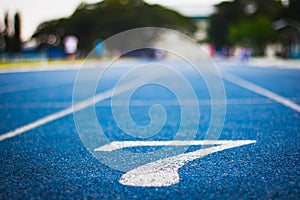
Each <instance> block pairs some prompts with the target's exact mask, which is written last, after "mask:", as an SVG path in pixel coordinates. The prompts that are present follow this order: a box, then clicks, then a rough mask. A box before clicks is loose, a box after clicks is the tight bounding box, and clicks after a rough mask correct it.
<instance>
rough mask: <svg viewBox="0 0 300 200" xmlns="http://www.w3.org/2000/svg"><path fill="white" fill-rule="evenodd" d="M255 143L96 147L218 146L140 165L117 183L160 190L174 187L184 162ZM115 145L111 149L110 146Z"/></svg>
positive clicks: (129, 143)
mask: <svg viewBox="0 0 300 200" xmlns="http://www.w3.org/2000/svg"><path fill="white" fill-rule="evenodd" d="M254 143H256V141H255V140H194V141H184V140H183V141H123V142H112V143H110V144H108V145H105V146H103V147H100V148H97V149H98V150H102V151H113V150H116V148H125V147H134V146H161V145H175V146H178V145H181V146H185V145H218V146H213V147H209V148H203V149H200V150H196V151H193V152H188V153H184V154H179V155H177V156H172V157H168V158H165V159H160V160H157V161H155V162H151V163H148V164H145V165H142V166H140V167H138V168H135V169H133V170H130V171H128V172H127V173H125V174H124V175H123V176H122V177H121V179H120V180H119V182H120V183H121V184H123V185H127V186H136V187H163V186H170V185H174V184H176V183H178V182H179V180H180V178H179V174H178V170H179V169H180V168H181V167H182V166H184V165H185V164H186V163H188V162H191V161H193V160H195V159H198V158H201V157H204V156H207V155H209V154H212V153H215V152H219V151H223V150H226V149H230V148H234V147H239V146H243V145H249V144H254ZM111 145H115V146H113V147H112V146H111Z"/></svg>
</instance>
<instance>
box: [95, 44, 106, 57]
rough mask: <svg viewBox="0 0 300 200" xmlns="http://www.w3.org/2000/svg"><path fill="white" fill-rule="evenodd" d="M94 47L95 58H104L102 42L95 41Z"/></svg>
mask: <svg viewBox="0 0 300 200" xmlns="http://www.w3.org/2000/svg"><path fill="white" fill-rule="evenodd" d="M94 45H95V47H94V51H95V56H96V57H97V58H102V57H103V56H104V49H105V48H104V42H103V40H101V39H98V40H96V41H95V44H94Z"/></svg>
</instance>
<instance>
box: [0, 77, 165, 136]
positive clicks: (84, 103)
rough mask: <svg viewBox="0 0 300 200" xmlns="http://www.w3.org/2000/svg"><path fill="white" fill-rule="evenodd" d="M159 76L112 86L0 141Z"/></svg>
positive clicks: (8, 133)
mask: <svg viewBox="0 0 300 200" xmlns="http://www.w3.org/2000/svg"><path fill="white" fill-rule="evenodd" d="M157 76H160V75H157V74H155V73H153V74H150V75H149V74H148V75H147V77H143V78H137V79H136V80H135V81H131V82H129V83H126V84H124V85H121V86H118V87H116V88H112V89H110V90H107V91H105V92H103V93H100V94H97V95H95V96H94V97H90V98H88V99H86V100H83V101H81V102H79V103H77V104H74V105H73V106H70V107H68V108H66V109H64V110H61V111H59V112H56V113H53V114H51V115H48V116H46V117H43V118H41V119H38V120H36V121H34V122H32V123H30V124H27V125H24V126H22V127H19V128H17V129H15V130H13V131H10V132H7V133H4V134H2V135H0V141H3V140H6V139H8V138H11V137H15V136H17V135H20V134H22V133H24V132H26V131H29V130H32V129H34V128H37V127H39V126H42V125H44V124H47V123H49V122H52V121H54V120H57V119H59V118H62V117H65V116H67V115H69V114H71V113H74V112H77V111H79V110H82V109H84V108H87V107H89V106H91V105H94V104H96V103H97V102H99V101H102V100H104V99H107V98H110V97H112V96H114V95H118V94H121V93H123V92H126V91H128V90H130V89H133V88H135V87H136V86H137V85H140V84H142V83H145V82H147V80H151V79H153V78H154V77H157Z"/></svg>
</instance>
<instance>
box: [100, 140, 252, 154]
mask: <svg viewBox="0 0 300 200" xmlns="http://www.w3.org/2000/svg"><path fill="white" fill-rule="evenodd" d="M232 142H253V140H241V141H239V140H168V141H167V140H166V141H164V140H162V141H113V142H111V143H108V144H106V145H104V146H101V147H98V148H96V149H95V150H94V151H115V150H118V149H123V148H129V147H147V146H148V147H149V146H151V147H153V146H193V145H224V144H230V143H232Z"/></svg>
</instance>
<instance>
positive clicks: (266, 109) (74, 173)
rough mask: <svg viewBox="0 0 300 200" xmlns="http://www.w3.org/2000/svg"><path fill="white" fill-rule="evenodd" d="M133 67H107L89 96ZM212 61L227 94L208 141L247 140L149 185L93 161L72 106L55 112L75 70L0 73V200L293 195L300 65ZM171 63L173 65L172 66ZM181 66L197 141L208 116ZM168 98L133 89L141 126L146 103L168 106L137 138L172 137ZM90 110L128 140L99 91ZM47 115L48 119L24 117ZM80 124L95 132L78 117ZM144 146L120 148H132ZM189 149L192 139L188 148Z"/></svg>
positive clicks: (174, 123)
mask: <svg viewBox="0 0 300 200" xmlns="http://www.w3.org/2000/svg"><path fill="white" fill-rule="evenodd" d="M147 62H152V61H147ZM136 64H138V62H137V63H135V62H129V63H125V64H124V63H122V65H120V66H117V67H116V68H114V69H112V70H111V71H110V72H109V73H108V74H107V75H106V76H105V77H104V78H103V80H102V82H101V84H100V86H99V87H98V88H97V92H96V93H98V94H102V93H105V91H108V90H110V89H111V88H112V87H113V86H114V84H115V83H116V81H117V80H118V79H119V78H120V76H121V75H122V74H124V73H125V72H127V71H128V70H129V69H130V68H131V67H132V66H133V65H136ZM216 64H217V65H218V69H219V70H220V73H221V74H222V76H223V81H224V86H225V91H226V100H227V104H226V117H225V122H224V127H223V129H222V133H221V135H220V137H219V138H218V139H219V140H225V141H228V140H233V141H234V140H240V141H242V140H243V141H244V140H249V141H255V143H251V144H248V145H243V146H239V147H236V148H230V149H226V150H223V151H219V152H215V153H210V154H208V155H206V156H204V157H201V158H198V159H193V160H191V161H189V162H187V163H185V164H184V165H183V166H182V167H181V168H180V169H179V170H178V174H179V181H178V182H177V183H174V184H170V185H169V186H152V187H147V186H133V185H131V186H130V185H126V184H122V181H120V179H121V177H122V176H123V175H124V173H125V172H122V171H118V170H115V169H113V168H111V167H109V166H107V165H105V164H103V163H102V162H100V161H99V160H97V159H96V158H95V157H93V156H92V155H91V153H90V152H89V151H88V150H87V148H86V147H85V146H84V145H83V143H82V141H81V139H80V137H79V134H78V130H77V129H76V126H75V123H74V118H73V112H72V110H71V111H70V113H68V112H66V113H63V114H62V115H60V116H57V115H55V113H60V112H61V111H66V110H67V109H68V108H70V106H72V92H73V88H74V81H75V80H76V74H77V72H78V70H73V69H70V70H68V69H64V70H52V71H49V70H46V71H28V72H12V73H8V72H7V73H1V74H0V119H1V120H0V130H1V132H0V134H1V135H0V137H1V141H0V153H1V157H0V163H1V170H0V199H299V198H300V143H299V142H300V109H299V107H300V106H299V105H300V87H299V86H300V71H299V70H296V69H284V66H282V68H280V69H279V68H275V67H272V66H268V67H265V68H263V67H260V68H257V67H254V66H249V65H244V64H241V63H233V62H225V61H216ZM95 65H97V64H95ZM171 65H173V66H174V67H177V68H178V69H180V63H176V62H172V64H171ZM89 70H90V71H92V70H94V69H93V68H91V69H89ZM182 73H186V76H187V77H188V80H189V81H190V84H191V86H192V87H193V89H194V91H195V93H196V95H197V98H198V99H199V108H200V124H199V126H198V132H197V134H196V136H195V138H194V139H195V140H200V141H201V140H203V139H204V133H205V132H206V131H207V128H208V125H209V121H210V117H211V101H210V96H209V92H208V91H207V88H206V85H205V83H204V82H203V80H202V81H201V80H199V77H198V78H197V77H194V76H193V74H190V73H188V72H187V71H186V70H182ZM87 81H88V80H87ZM174 99H175V96H174V94H173V93H172V92H170V91H169V90H166V89H165V88H162V87H159V86H157V85H152V86H151V85H150V86H148V87H144V88H142V89H140V90H137V91H136V92H135V93H134V94H133V96H132V98H131V101H132V102H133V103H132V104H131V107H130V114H131V117H132V119H133V120H134V121H135V122H136V123H137V124H139V125H141V126H142V125H146V124H147V123H149V116H148V110H149V107H150V106H151V105H152V104H153V103H162V104H165V109H166V112H167V113H168V118H167V120H166V124H165V126H164V127H163V128H162V130H161V132H160V133H158V134H156V135H154V136H152V137H151V138H148V139H147V140H151V141H166V140H172V139H173V138H174V133H175V132H176V131H177V130H178V125H179V122H178V119H179V118H180V105H179V104H178V102H177V103H176V101H174ZM119 103H121V104H122V102H119ZM119 106H122V105H119ZM84 109H88V108H83V110H84ZM95 110H96V114H97V116H98V122H99V124H100V125H101V127H102V129H103V132H104V133H105V134H106V135H107V137H108V138H109V139H110V140H111V141H132V140H136V139H135V138H134V137H133V136H131V135H128V134H125V133H124V132H123V131H122V130H121V129H120V128H119V127H118V126H117V124H116V123H115V122H114V119H113V116H112V108H111V104H110V98H109V97H108V98H104V99H103V100H101V101H99V102H97V103H96V105H95ZM67 111H68V110H67ZM81 111H82V110H81ZM81 111H78V112H81ZM53 114H54V115H55V116H56V118H55V119H52V118H51V119H48V121H47V120H46V121H44V122H43V123H40V124H39V123H37V124H34V122H39V120H41V119H45V117H46V119H47V116H53ZM27 125H29V126H27ZM30 125H31V126H30ZM22 127H23V129H22ZM24 127H25V128H24ZM20 128H21V129H20ZM15 130H19V131H17V132H14V131H15ZM86 131H87V132H89V131H91V132H92V131H95V130H93V127H92V126H91V127H89V124H88V122H87V128H86ZM7 136H9V137H7ZM183 139H185V138H183ZM145 148H146V147H145ZM145 148H144V147H135V148H127V151H131V152H133V153H137V155H138V153H143V152H144V151H146V150H145ZM197 148H198V149H199V146H192V147H191V148H189V149H188V152H193V151H196V150H197ZM146 149H147V148H146ZM150 149H151V150H152V151H156V150H159V148H158V147H150ZM148 150H149V148H148ZM148 150H147V151H148ZM106 153H107V152H106ZM107 155H108V156H109V152H108V153H107ZM114 159H121V158H114ZM137 159H138V157H137ZM120 163H124V162H120ZM166 176H167V175H166Z"/></svg>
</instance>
